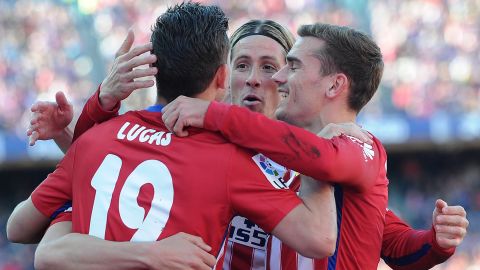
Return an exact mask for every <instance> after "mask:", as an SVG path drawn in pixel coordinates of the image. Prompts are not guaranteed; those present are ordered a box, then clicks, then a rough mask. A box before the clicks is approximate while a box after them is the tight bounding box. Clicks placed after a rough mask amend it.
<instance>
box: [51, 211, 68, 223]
mask: <svg viewBox="0 0 480 270" xmlns="http://www.w3.org/2000/svg"><path fill="white" fill-rule="evenodd" d="M64 221H72V211H64V212H62V213H60V214H58V216H57V217H56V218H55V219H54V220H52V222H50V226H52V225H54V224H57V223H60V222H64Z"/></svg>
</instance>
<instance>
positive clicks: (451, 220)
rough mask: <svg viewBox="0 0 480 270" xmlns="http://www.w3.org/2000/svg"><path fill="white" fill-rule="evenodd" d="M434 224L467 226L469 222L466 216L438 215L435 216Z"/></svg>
mask: <svg viewBox="0 0 480 270" xmlns="http://www.w3.org/2000/svg"><path fill="white" fill-rule="evenodd" d="M436 221H437V222H436V224H435V226H436V225H449V226H459V227H464V228H467V227H468V225H469V222H468V220H467V219H466V218H464V217H462V216H459V215H444V214H443V215H442V214H440V215H438V216H437V218H436Z"/></svg>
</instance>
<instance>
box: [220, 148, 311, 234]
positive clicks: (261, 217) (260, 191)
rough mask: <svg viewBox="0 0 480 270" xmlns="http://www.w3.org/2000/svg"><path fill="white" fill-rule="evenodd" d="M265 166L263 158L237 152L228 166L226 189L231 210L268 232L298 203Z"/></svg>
mask: <svg viewBox="0 0 480 270" xmlns="http://www.w3.org/2000/svg"><path fill="white" fill-rule="evenodd" d="M260 157H262V158H260ZM267 164H268V161H267V160H266V159H263V155H261V154H258V155H255V154H253V153H250V152H246V151H243V150H240V149H237V152H236V155H234V156H233V158H232V160H231V163H230V165H229V166H230V169H229V172H228V179H227V187H228V192H229V198H230V201H231V203H232V205H233V208H234V210H235V211H236V212H237V213H238V214H240V215H241V216H244V217H246V218H248V219H250V220H251V221H253V222H255V223H256V224H257V225H259V226H260V227H261V228H262V229H263V230H265V231H267V232H271V231H272V230H273V229H274V228H275V227H276V226H277V225H278V223H280V221H281V220H282V219H283V218H284V217H285V216H286V215H287V214H288V213H290V211H292V210H293V209H294V208H295V207H296V206H298V205H299V204H300V203H302V201H301V199H300V198H298V196H297V195H296V194H295V192H293V191H291V190H290V189H289V188H288V187H287V186H283V185H281V184H279V183H280V182H279V181H278V180H279V179H278V175H275V171H274V169H273V170H270V169H271V168H270V167H268V165H267ZM264 167H265V168H264Z"/></svg>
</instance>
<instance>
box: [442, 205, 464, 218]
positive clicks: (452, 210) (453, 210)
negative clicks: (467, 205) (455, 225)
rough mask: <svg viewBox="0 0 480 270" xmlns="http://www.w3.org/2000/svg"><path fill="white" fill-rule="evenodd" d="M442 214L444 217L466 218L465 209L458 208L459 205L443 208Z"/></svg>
mask: <svg viewBox="0 0 480 270" xmlns="http://www.w3.org/2000/svg"><path fill="white" fill-rule="evenodd" d="M442 214H445V215H459V216H462V217H466V216H467V212H466V211H465V209H464V208H463V207H461V206H459V205H455V206H447V207H444V208H443V209H442Z"/></svg>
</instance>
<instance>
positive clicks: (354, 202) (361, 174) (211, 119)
mask: <svg viewBox="0 0 480 270" xmlns="http://www.w3.org/2000/svg"><path fill="white" fill-rule="evenodd" d="M204 126H205V128H206V129H209V130H214V131H220V132H221V133H222V135H224V136H225V137H226V138H227V139H228V140H230V141H232V142H233V143H235V144H238V145H241V146H244V147H247V148H250V149H252V150H255V151H258V152H261V153H263V154H265V155H266V156H268V157H269V158H271V159H272V160H274V161H276V162H278V163H280V164H282V165H285V166H287V167H289V168H291V169H293V170H296V171H298V172H300V173H303V174H305V175H307V176H310V177H313V178H315V179H321V180H324V181H328V182H331V183H333V184H334V186H335V202H336V206H337V217H338V218H337V225H338V236H337V248H336V251H335V254H334V255H333V256H332V257H330V258H328V269H329V270H331V269H361V270H368V269H377V265H378V261H379V259H380V250H381V246H382V236H383V229H384V222H385V212H386V207H387V200H388V180H387V177H386V153H385V150H384V149H383V146H382V145H381V143H380V142H379V141H378V140H377V139H376V138H374V144H373V145H367V144H363V143H361V142H359V141H358V140H356V139H355V138H352V137H349V136H340V137H335V138H332V139H331V140H327V139H323V138H319V137H317V136H316V135H315V134H312V133H310V132H308V131H305V130H303V129H301V128H298V127H294V126H291V125H288V124H286V123H283V122H280V121H275V120H271V119H268V118H267V117H265V116H263V115H261V114H258V113H253V112H250V111H248V110H247V109H245V108H240V107H238V106H228V105H224V104H220V103H215V102H213V103H212V104H211V105H210V107H209V109H208V111H207V114H206V116H205V123H204ZM321 265H324V266H326V264H325V263H321ZM324 269H326V268H324Z"/></svg>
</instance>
